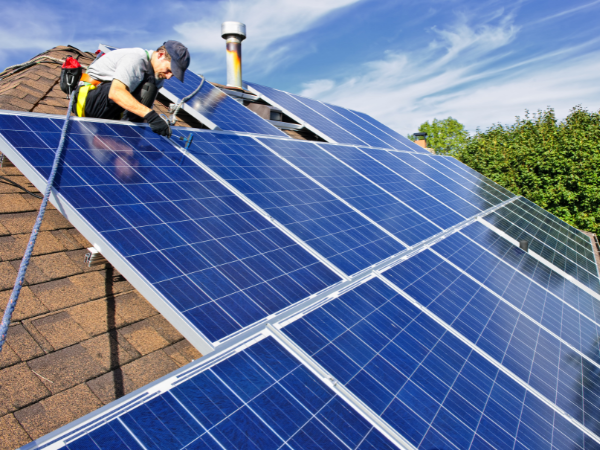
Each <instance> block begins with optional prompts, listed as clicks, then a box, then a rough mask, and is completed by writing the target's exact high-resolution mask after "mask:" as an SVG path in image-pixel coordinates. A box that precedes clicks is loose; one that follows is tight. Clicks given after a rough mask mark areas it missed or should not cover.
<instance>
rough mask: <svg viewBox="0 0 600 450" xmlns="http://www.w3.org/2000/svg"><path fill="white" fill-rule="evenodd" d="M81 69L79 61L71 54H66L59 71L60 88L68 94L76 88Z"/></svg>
mask: <svg viewBox="0 0 600 450" xmlns="http://www.w3.org/2000/svg"><path fill="white" fill-rule="evenodd" d="M82 73H83V69H82V67H81V64H79V61H77V60H76V59H75V58H73V57H72V56H67V59H66V60H65V62H64V64H63V65H62V69H61V71H60V88H61V89H62V91H63V92H64V93H65V94H67V95H68V96H70V95H71V94H72V93H73V92H75V90H76V89H77V85H78V84H79V80H81V74H82Z"/></svg>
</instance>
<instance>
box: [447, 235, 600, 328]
mask: <svg viewBox="0 0 600 450" xmlns="http://www.w3.org/2000/svg"><path fill="white" fill-rule="evenodd" d="M486 230H487V231H486ZM462 233H463V234H465V235H467V236H468V237H469V238H470V239H471V240H473V241H474V242H476V243H477V244H478V245H480V246H482V247H483V248H485V249H487V250H488V251H489V252H490V253H491V254H493V255H494V256H496V257H497V258H499V259H501V260H502V261H504V262H505V263H506V264H508V265H509V266H511V267H513V268H514V269H516V270H517V271H518V272H519V273H521V274H523V275H525V276H526V277H528V278H529V279H531V280H532V281H534V282H535V283H536V284H538V285H540V286H542V287H543V288H544V289H546V290H548V291H550V292H552V293H553V294H554V295H556V296H557V297H558V298H560V299H562V300H563V301H564V302H565V303H568V304H570V305H571V306H573V307H574V308H575V309H576V310H578V311H579V312H581V313H582V314H584V315H586V316H587V317H589V318H590V319H592V320H594V321H596V323H600V316H599V313H600V311H599V310H598V303H597V300H596V299H595V298H594V297H593V295H591V294H590V293H588V292H586V291H585V290H584V289H582V288H581V287H579V286H577V285H576V284H574V283H572V282H570V281H569V280H567V279H566V278H565V277H563V276H562V275H560V274H559V273H557V272H556V271H554V270H552V269H550V268H549V267H548V266H546V265H545V264H543V263H541V262H540V261H538V260H537V259H535V258H533V257H532V256H530V255H529V254H527V253H525V252H522V251H517V250H516V248H515V247H514V246H513V245H511V244H509V243H507V241H506V240H505V239H502V238H498V235H496V234H495V233H493V232H492V231H491V230H489V229H488V228H487V227H485V226H479V224H474V226H470V227H467V228H465V229H464V230H462ZM440 251H441V250H440ZM453 263H455V264H457V265H460V266H461V268H463V269H464V267H463V265H462V264H464V263H463V262H460V260H458V259H456V260H454V259H453ZM467 267H468V265H467ZM465 270H466V269H465Z"/></svg>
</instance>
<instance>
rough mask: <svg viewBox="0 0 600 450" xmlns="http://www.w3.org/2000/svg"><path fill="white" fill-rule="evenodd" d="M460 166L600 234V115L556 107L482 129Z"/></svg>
mask: <svg viewBox="0 0 600 450" xmlns="http://www.w3.org/2000/svg"><path fill="white" fill-rule="evenodd" d="M454 156H455V157H456V158H458V159H459V160H460V161H462V162H464V163H465V164H467V165H468V166H470V167H472V168H473V169H475V170H477V171H478V172H480V173H482V174H483V175H485V176H486V177H488V178H491V179H492V180H494V181H495V182H497V183H498V184H500V185H502V186H504V187H505V188H507V189H509V190H511V191H512V192H514V193H515V194H520V195H522V196H524V197H526V198H528V199H529V200H531V201H532V202H534V203H537V204H538V205H539V206H541V207H542V208H544V209H546V210H548V211H550V212H551V213H553V214H554V215H556V216H557V217H559V218H561V219H562V220H564V221H565V222H567V223H569V224H571V225H573V226H574V227H576V228H579V229H581V230H586V231H591V232H592V233H599V232H600V171H599V170H598V169H599V167H600V113H593V112H589V111H587V110H586V109H583V108H582V107H581V106H576V107H575V108H573V109H572V110H571V112H570V114H569V116H568V117H567V118H566V119H565V120H564V121H562V122H558V121H557V119H556V115H555V113H554V110H553V109H552V108H548V109H547V110H545V111H538V113H537V114H533V115H530V114H529V112H526V114H525V118H523V119H521V118H520V117H517V120H516V122H515V123H514V124H513V125H500V124H498V125H494V126H492V127H490V128H489V129H488V130H486V131H484V132H482V131H480V130H477V132H476V134H475V135H474V136H473V137H472V138H470V139H469V142H468V144H467V145H466V146H464V147H463V148H462V149H461V150H460V151H458V152H457V153H456V154H455V155H454Z"/></svg>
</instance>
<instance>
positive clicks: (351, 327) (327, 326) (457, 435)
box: [282, 279, 585, 449]
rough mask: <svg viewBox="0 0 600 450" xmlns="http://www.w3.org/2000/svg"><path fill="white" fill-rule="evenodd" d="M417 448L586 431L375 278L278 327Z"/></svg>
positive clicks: (525, 441)
mask: <svg viewBox="0 0 600 450" xmlns="http://www.w3.org/2000/svg"><path fill="white" fill-rule="evenodd" d="M282 331H283V332H284V334H285V335H287V336H288V337H290V338H291V339H293V340H294V341H295V342H296V343H297V344H298V345H299V346H300V347H301V348H302V349H303V350H304V351H305V352H306V353H307V354H309V355H311V356H312V357H313V358H314V359H315V360H316V361H317V362H318V363H319V364H321V365H322V366H323V367H324V368H325V369H326V370H327V371H329V373H331V374H332V375H333V376H334V377H335V378H336V379H337V380H338V381H339V382H341V383H342V384H343V385H344V386H346V387H347V388H348V389H350V390H351V391H352V392H353V393H354V394H355V395H357V396H358V397H359V398H361V400H362V401H363V402H365V403H366V404H367V405H368V406H369V407H370V408H371V409H372V410H373V411H374V412H375V413H377V414H379V415H380V416H381V417H382V418H383V419H384V420H386V421H387V422H388V423H389V424H390V425H391V426H392V427H394V428H395V429H396V430H397V431H398V432H399V433H401V434H402V435H403V436H404V437H405V438H407V439H408V440H409V441H410V442H411V443H412V444H413V445H415V446H417V447H419V448H458V449H463V448H469V447H473V448H513V447H514V446H515V445H517V447H518V446H524V447H528V446H529V445H531V443H533V442H535V443H536V444H537V445H546V446H548V447H549V446H550V445H551V443H553V442H554V443H556V444H558V443H559V442H562V443H565V444H568V445H571V446H573V445H577V444H580V445H583V442H584V440H585V437H584V435H583V433H582V432H581V431H580V430H579V429H577V428H576V427H574V426H573V425H572V424H570V423H569V422H568V421H567V420H566V419H565V418H563V417H562V416H560V415H559V414H556V413H555V411H553V410H552V409H551V408H550V407H548V406H547V405H546V404H545V403H543V402H542V401H540V400H539V399H538V398H537V397H536V396H535V395H532V394H531V392H528V391H526V390H525V389H524V388H523V387H522V386H520V385H519V384H518V383H516V382H515V381H514V380H513V379H512V378H510V377H509V376H507V375H506V374H505V373H503V372H502V371H499V370H498V369H497V368H496V367H495V366H494V365H493V364H491V363H490V362H488V361H487V360H486V359H484V358H482V357H481V356H480V355H479V354H478V353H476V352H474V351H472V349H471V348H470V347H468V346H467V345H466V344H464V343H463V342H462V341H460V340H459V339H457V338H456V337H455V336H453V335H452V334H451V333H449V332H448V331H446V330H445V329H444V328H443V327H442V326H441V325H439V324H437V323H436V322H435V321H433V320H432V319H431V318H429V317H428V316H426V315H425V314H423V313H421V312H420V311H419V310H418V309H417V308H416V307H415V306H414V305H412V304H411V303H410V302H409V301H407V300H406V299H405V298H403V297H402V296H401V295H398V294H397V293H396V292H395V291H393V290H392V289H390V288H389V287H388V286H386V285H385V284H384V283H383V282H382V281H380V280H379V279H373V280H371V281H369V282H367V283H365V284H363V285H361V286H360V287H358V288H356V289H354V290H353V291H351V292H349V293H347V294H344V295H343V296H341V297H339V298H337V299H335V300H333V301H331V302H330V303H328V304H327V305H325V306H324V307H322V308H320V309H318V310H315V311H313V312H311V313H309V314H307V315H306V316H304V317H303V318H301V319H299V320H298V321H296V322H293V323H291V324H289V325H287V326H286V327H285V328H283V329H282Z"/></svg>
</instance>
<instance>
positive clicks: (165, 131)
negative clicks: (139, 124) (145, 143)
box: [144, 111, 171, 137]
mask: <svg viewBox="0 0 600 450" xmlns="http://www.w3.org/2000/svg"><path fill="white" fill-rule="evenodd" d="M144 119H145V120H146V122H148V125H150V128H152V131H154V132H155V133H156V134H160V135H161V136H167V137H171V127H170V126H169V122H167V121H166V120H165V119H163V118H162V117H160V116H159V115H158V114H157V113H156V111H150V112H149V113H148V114H146V115H145V116H144Z"/></svg>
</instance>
